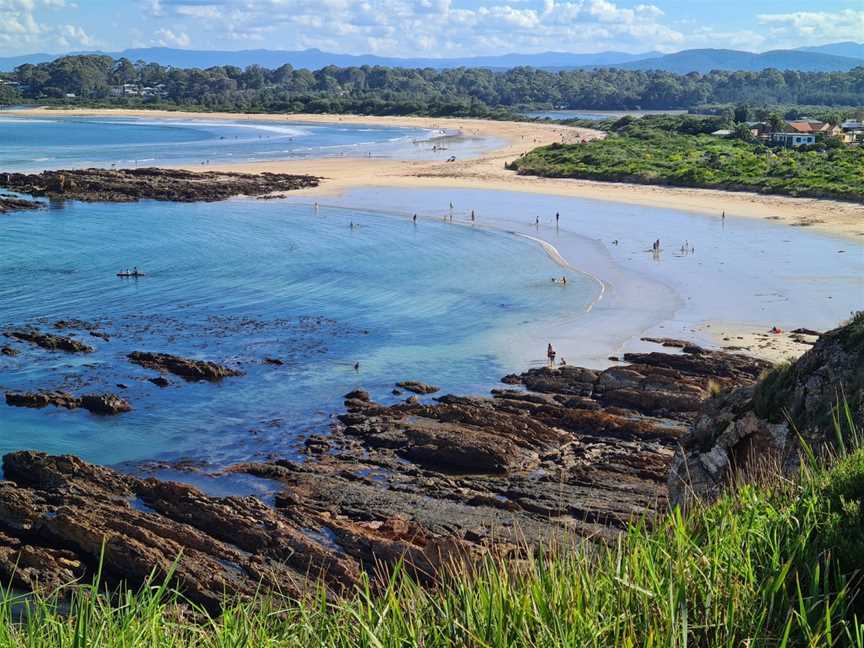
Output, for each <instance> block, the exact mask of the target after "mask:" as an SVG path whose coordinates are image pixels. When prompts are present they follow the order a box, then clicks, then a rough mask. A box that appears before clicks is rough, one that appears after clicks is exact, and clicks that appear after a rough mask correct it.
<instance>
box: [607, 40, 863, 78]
mask: <svg viewBox="0 0 864 648" xmlns="http://www.w3.org/2000/svg"><path fill="white" fill-rule="evenodd" d="M850 45H854V43H850ZM828 47H830V46H828ZM858 47H861V48H862V49H864V45H859V46H858ZM859 65H861V66H864V53H862V57H861V58H852V57H850V56H837V55H835V54H825V53H824V52H821V51H819V52H817V51H804V50H772V51H770V52H762V53H761V54H756V53H754V52H741V51H738V50H725V49H692V50H684V51H682V52H676V53H675V54H666V55H665V56H660V57H657V58H647V59H641V60H637V61H631V62H624V63H618V64H616V65H615V67H617V68H622V69H625V70H666V71H667V72H676V73H678V74H687V73H688V72H702V73H705V72H710V71H711V70H742V71H754V72H755V71H759V70H765V69H768V68H776V69H778V70H798V71H800V72H843V71H846V70H851V69H852V68H854V67H858V66H859Z"/></svg>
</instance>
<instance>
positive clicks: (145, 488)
mask: <svg viewBox="0 0 864 648" xmlns="http://www.w3.org/2000/svg"><path fill="white" fill-rule="evenodd" d="M3 471H4V475H5V477H6V479H7V480H9V481H5V482H0V526H2V528H3V530H4V531H3V533H4V535H3V536H2V537H0V575H2V577H3V579H4V582H7V583H13V584H15V585H16V586H18V587H22V588H25V589H28V590H40V591H45V590H47V589H49V588H53V587H56V586H58V585H61V584H66V583H68V582H70V577H73V578H74V577H83V578H87V577H89V576H90V575H92V574H94V573H95V569H96V568H97V567H98V565H99V564H100V562H101V563H102V565H103V568H104V573H103V575H104V577H105V578H106V581H107V582H118V581H121V580H122V581H123V582H125V583H126V584H127V585H128V586H130V587H132V588H137V587H140V586H141V585H143V584H144V582H145V581H146V580H147V578H148V576H149V575H151V574H153V575H155V576H156V578H157V579H160V578H164V577H166V576H167V574H168V571H169V569H173V579H172V584H173V585H176V586H177V587H178V588H179V589H180V590H181V591H182V592H183V593H184V594H185V595H186V596H187V597H189V599H190V600H192V601H193V602H195V603H198V604H200V605H203V606H205V607H206V608H208V609H209V610H211V611H214V612H215V611H218V609H219V606H220V604H221V603H222V602H223V601H224V600H225V599H224V597H225V594H226V593H229V594H230V596H231V597H241V598H252V597H254V596H255V594H256V592H258V591H259V589H262V588H263V589H264V590H265V591H266V590H271V591H279V592H281V593H283V594H285V595H289V596H292V597H298V596H301V595H302V594H303V593H304V592H310V591H311V592H314V590H315V588H316V587H318V586H319V584H320V586H323V587H325V588H327V589H329V590H330V591H332V592H337V593H338V592H340V591H347V590H348V589H350V588H351V587H353V585H354V584H355V583H356V582H357V577H358V572H359V570H358V567H357V563H356V562H355V560H353V559H351V558H348V557H344V556H341V555H339V554H337V552H335V551H334V550H333V549H331V548H329V547H327V546H325V545H324V544H322V543H320V542H319V541H316V540H315V539H313V538H311V537H309V536H308V535H306V534H305V533H304V531H303V530H302V529H301V527H300V526H299V525H298V524H295V523H292V522H290V521H289V520H288V519H287V518H286V517H284V516H282V515H280V514H279V513H277V512H276V511H274V510H273V509H271V508H269V507H267V506H265V505H263V504H261V503H260V502H259V501H258V500H256V499H254V498H252V497H225V498H215V497H209V496H207V495H205V494H203V493H202V492H200V491H198V490H197V489H195V488H193V487H191V486H184V485H181V484H176V483H173V482H160V481H156V480H153V479H147V480H141V479H136V478H134V477H129V476H125V475H121V474H120V473H117V472H114V471H113V470H109V469H107V468H100V467H97V466H93V465H91V464H88V463H86V462H84V461H82V460H80V459H77V458H75V457H69V456H61V457H50V456H47V455H44V454H40V453H33V452H17V453H13V454H9V455H6V456H5V457H4V458H3ZM22 563H23V566H24V567H25V568H24V569H22V568H21V567H22Z"/></svg>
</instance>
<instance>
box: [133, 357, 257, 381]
mask: <svg viewBox="0 0 864 648" xmlns="http://www.w3.org/2000/svg"><path fill="white" fill-rule="evenodd" d="M126 357H127V358H129V360H130V361H131V362H134V363H135V364H138V365H141V366H142V367H146V368H147V369H155V370H156V371H167V372H168V373H173V374H175V375H177V376H180V377H181V378H185V379H186V380H210V381H218V380H222V379H223V378H228V377H231V376H240V375H242V372H240V371H237V370H236V369H231V368H229V367H225V366H222V365H219V364H216V363H215V362H208V361H206V360H192V359H189V358H181V357H180V356H175V355H171V354H168V353H147V352H144V351H133V352H132V353H130V354H129V355H128V356H126Z"/></svg>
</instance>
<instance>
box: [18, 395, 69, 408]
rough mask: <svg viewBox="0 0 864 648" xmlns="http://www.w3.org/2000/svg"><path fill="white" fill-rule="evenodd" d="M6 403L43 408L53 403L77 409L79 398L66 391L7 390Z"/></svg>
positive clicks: (55, 405)
mask: <svg viewBox="0 0 864 648" xmlns="http://www.w3.org/2000/svg"><path fill="white" fill-rule="evenodd" d="M6 404H7V405H10V406H12V407H33V408H42V407H48V406H49V405H53V406H54V407H65V408H66V409H77V408H78V399H77V398H76V397H75V396H73V395H72V394H70V393H68V392H64V391H42V392H6Z"/></svg>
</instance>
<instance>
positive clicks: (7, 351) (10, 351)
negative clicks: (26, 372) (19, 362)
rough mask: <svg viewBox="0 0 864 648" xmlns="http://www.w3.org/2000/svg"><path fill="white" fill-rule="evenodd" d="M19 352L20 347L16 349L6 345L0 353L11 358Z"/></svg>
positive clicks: (0, 349)
mask: <svg viewBox="0 0 864 648" xmlns="http://www.w3.org/2000/svg"><path fill="white" fill-rule="evenodd" d="M19 353H20V351H18V349H15V348H13V347H10V346H4V347H2V348H0V354H2V355H4V356H8V357H10V358H14V357H15V356H17V355H18V354H19Z"/></svg>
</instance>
